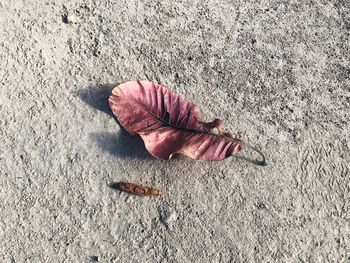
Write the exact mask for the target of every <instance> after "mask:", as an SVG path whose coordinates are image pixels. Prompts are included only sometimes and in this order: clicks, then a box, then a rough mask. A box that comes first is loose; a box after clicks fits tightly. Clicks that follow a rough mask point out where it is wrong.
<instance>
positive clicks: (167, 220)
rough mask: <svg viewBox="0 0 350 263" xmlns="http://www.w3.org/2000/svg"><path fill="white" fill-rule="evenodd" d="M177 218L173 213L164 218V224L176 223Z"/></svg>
mask: <svg viewBox="0 0 350 263" xmlns="http://www.w3.org/2000/svg"><path fill="white" fill-rule="evenodd" d="M176 218H177V216H176V213H175V212H172V213H170V214H168V215H166V216H164V217H162V222H163V224H165V225H169V224H170V223H171V222H173V221H175V220H176Z"/></svg>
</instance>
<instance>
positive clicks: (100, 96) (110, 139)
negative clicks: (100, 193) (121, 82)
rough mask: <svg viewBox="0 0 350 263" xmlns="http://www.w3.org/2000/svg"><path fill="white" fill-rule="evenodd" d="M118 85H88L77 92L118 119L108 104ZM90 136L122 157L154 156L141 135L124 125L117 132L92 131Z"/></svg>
mask: <svg viewBox="0 0 350 263" xmlns="http://www.w3.org/2000/svg"><path fill="white" fill-rule="evenodd" d="M116 86H117V84H100V85H97V86H88V87H87V88H85V89H80V90H78V92H77V93H76V94H77V95H78V96H79V98H80V99H81V100H82V101H83V102H85V103H86V104H88V105H89V106H90V107H92V108H94V109H97V110H99V111H102V112H104V113H106V114H108V115H109V116H111V117H113V118H114V119H115V120H116V121H118V120H117V118H116V117H115V116H114V114H113V112H112V110H111V109H110V107H109V104H108V98H109V96H110V95H111V94H112V90H113V88H114V87H116ZM89 136H90V138H91V139H92V140H93V141H94V142H96V143H97V145H98V146H99V147H100V148H101V149H102V150H104V151H106V152H108V153H110V154H112V155H115V156H118V157H121V158H128V157H131V158H135V159H152V158H154V157H153V156H152V155H150V154H149V153H148V151H147V150H146V148H145V145H144V143H143V141H142V139H141V138H140V137H139V136H131V135H130V134H129V133H128V132H127V131H126V130H124V129H123V128H122V127H121V129H120V130H119V132H117V133H110V132H97V133H90V134H89Z"/></svg>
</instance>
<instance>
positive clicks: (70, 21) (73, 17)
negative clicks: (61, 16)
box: [67, 14, 78, 24]
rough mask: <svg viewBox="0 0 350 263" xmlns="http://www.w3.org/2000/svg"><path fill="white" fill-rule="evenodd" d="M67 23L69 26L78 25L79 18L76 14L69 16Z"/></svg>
mask: <svg viewBox="0 0 350 263" xmlns="http://www.w3.org/2000/svg"><path fill="white" fill-rule="evenodd" d="M67 23H68V24H76V23H78V18H77V17H76V15H74V14H69V15H67Z"/></svg>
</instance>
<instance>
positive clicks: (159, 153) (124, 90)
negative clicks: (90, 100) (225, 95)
mask: <svg viewBox="0 0 350 263" xmlns="http://www.w3.org/2000/svg"><path fill="white" fill-rule="evenodd" d="M109 105H110V107H111V109H112V111H113V113H114V115H115V116H116V117H117V119H118V121H119V122H120V124H121V125H122V126H123V127H124V128H125V129H126V130H127V131H128V132H129V133H130V134H131V135H135V134H139V135H140V136H141V138H142V139H143V141H144V142H145V146H146V149H147V150H148V151H149V152H150V153H151V154H152V155H153V156H154V157H156V158H159V159H163V160H168V159H170V158H171V156H172V155H173V154H174V153H182V154H185V155H187V156H189V157H191V158H193V159H198V160H222V159H225V158H226V157H229V156H231V155H232V154H235V153H237V152H238V151H240V150H241V149H242V146H243V144H244V143H243V141H241V140H239V139H234V138H233V137H232V136H231V135H230V134H229V133H223V132H222V130H221V127H222V121H221V120H219V119H215V120H214V121H212V122H201V121H199V117H200V114H201V112H200V110H199V109H198V108H197V106H195V105H194V104H193V103H191V102H190V101H187V100H186V99H184V98H183V97H181V96H179V95H177V94H176V93H174V92H172V91H171V90H169V89H168V88H166V87H164V86H161V85H159V84H156V83H152V82H149V81H129V82H125V83H123V84H120V85H119V86H118V87H116V88H114V89H113V91H112V95H111V96H110V97H109ZM214 128H216V129H218V131H219V134H215V133H213V132H212V130H213V129H214Z"/></svg>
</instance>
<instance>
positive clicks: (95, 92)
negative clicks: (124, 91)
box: [77, 84, 117, 118]
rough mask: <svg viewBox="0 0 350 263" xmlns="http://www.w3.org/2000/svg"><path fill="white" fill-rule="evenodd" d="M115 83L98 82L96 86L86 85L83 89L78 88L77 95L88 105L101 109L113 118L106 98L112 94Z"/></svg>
mask: <svg viewBox="0 0 350 263" xmlns="http://www.w3.org/2000/svg"><path fill="white" fill-rule="evenodd" d="M115 86H117V85H116V84H100V85H97V86H88V87H87V88H85V89H79V90H78V92H77V95H78V96H79V98H80V99H81V100H82V101H84V102H85V103H86V104H88V105H89V106H90V107H92V108H94V109H97V110H99V111H102V112H104V113H106V114H108V115H110V116H112V117H113V118H115V117H114V115H113V112H112V110H111V108H110V107H109V104H108V98H109V96H110V95H111V94H112V90H113V88H114V87H115Z"/></svg>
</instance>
